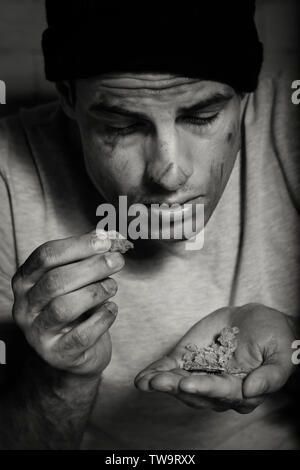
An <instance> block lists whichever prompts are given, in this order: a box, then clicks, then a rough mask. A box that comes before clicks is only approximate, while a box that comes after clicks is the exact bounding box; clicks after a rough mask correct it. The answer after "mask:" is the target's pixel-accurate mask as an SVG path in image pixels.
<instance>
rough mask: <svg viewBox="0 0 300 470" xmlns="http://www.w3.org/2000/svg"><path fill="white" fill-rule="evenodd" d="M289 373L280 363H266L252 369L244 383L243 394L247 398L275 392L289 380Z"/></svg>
mask: <svg viewBox="0 0 300 470" xmlns="http://www.w3.org/2000/svg"><path fill="white" fill-rule="evenodd" d="M288 376H289V374H287V373H286V370H285V369H284V368H283V367H282V366H280V365H278V364H264V365H262V366H261V367H258V368H257V369H255V370H254V371H252V372H251V373H250V374H249V375H248V376H247V377H246V379H245V381H244V383H243V394H244V396H245V397H247V398H251V397H256V396H258V395H264V394H268V393H273V392H276V391H277V390H279V389H280V388H281V387H282V386H283V385H284V384H285V382H286V381H287V379H288Z"/></svg>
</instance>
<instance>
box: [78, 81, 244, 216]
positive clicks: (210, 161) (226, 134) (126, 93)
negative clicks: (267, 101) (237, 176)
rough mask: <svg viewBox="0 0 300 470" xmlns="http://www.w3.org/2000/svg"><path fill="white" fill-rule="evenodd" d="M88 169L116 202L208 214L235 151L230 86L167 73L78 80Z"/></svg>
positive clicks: (236, 124) (237, 106)
mask: <svg viewBox="0 0 300 470" xmlns="http://www.w3.org/2000/svg"><path fill="white" fill-rule="evenodd" d="M75 113H76V120H77V123H78V125H79V129H80V134H81V141H82V146H83V152H84V157H85V162H86V167H87V171H88V173H89V176H90V178H91V180H92V181H93V183H94V185H95V186H96V188H97V189H98V191H99V192H100V193H101V195H102V196H103V197H104V198H105V199H106V200H107V201H110V202H113V203H117V201H118V196H120V195H126V196H127V197H128V204H133V203H143V204H150V203H163V202H165V203H168V204H173V203H180V204H183V203H186V202H189V201H193V203H202V204H204V205H205V206H204V207H205V209H204V213H205V221H207V220H208V219H209V217H210V216H211V214H212V212H213V210H214V208H215V207H216V204H217V203H218V201H219V199H220V197H221V195H222V192H223V190H224V187H225V185H226V183H227V181H228V178H229V176H230V173H231V170H232V167H233V165H234V162H235V158H236V155H237V152H238V150H239V147H240V115H241V99H240V96H239V95H237V94H236V93H235V91H234V90H233V89H232V88H231V87H230V86H228V85H224V84H221V83H218V82H212V81H203V80H199V79H187V78H182V77H174V76H167V75H157V74H155V75H148V74H147V75H145V74H144V75H141V74H136V75H134V74H122V75H121V74H120V75H115V76H102V77H100V78H99V77H97V78H92V79H82V80H78V81H77V83H76V107H75Z"/></svg>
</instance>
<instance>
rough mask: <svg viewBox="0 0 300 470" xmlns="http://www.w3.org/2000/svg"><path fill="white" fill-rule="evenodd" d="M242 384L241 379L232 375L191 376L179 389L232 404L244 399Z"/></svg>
mask: <svg viewBox="0 0 300 470" xmlns="http://www.w3.org/2000/svg"><path fill="white" fill-rule="evenodd" d="M241 384H242V382H241V379H240V378H238V377H234V376H232V375H222V376H221V375H212V374H204V375H190V376H189V377H186V378H184V379H182V380H181V382H180V385H179V389H180V390H181V391H183V392H187V393H192V394H197V395H202V396H205V397H207V398H212V399H222V400H226V401H229V402H231V401H239V400H242V399H243V395H242V386H241Z"/></svg>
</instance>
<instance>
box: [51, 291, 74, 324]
mask: <svg viewBox="0 0 300 470" xmlns="http://www.w3.org/2000/svg"><path fill="white" fill-rule="evenodd" d="M48 310H49V315H50V318H51V320H52V321H53V322H54V323H65V322H66V321H68V319H69V318H70V314H71V312H70V310H69V308H68V307H67V305H66V303H65V301H64V300H63V299H62V298H61V297H57V298H55V299H54V300H52V301H51V302H50V304H49V307H48Z"/></svg>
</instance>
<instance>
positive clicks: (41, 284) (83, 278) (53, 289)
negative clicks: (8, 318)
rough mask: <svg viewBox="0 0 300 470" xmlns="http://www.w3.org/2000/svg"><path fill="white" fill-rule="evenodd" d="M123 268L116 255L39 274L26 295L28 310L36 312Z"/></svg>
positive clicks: (99, 256) (120, 259) (88, 260)
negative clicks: (61, 296) (37, 279)
mask: <svg viewBox="0 0 300 470" xmlns="http://www.w3.org/2000/svg"><path fill="white" fill-rule="evenodd" d="M123 266H124V258H123V256H122V255H121V254H120V253H117V252H115V253H110V252H108V253H105V254H103V255H97V256H92V257H90V258H87V259H85V260H83V261H78V262H76V263H72V264H69V265H66V266H61V267H59V268H54V269H52V270H51V271H48V272H46V273H45V274H43V276H42V277H41V279H39V281H38V282H37V283H36V284H35V285H34V286H33V287H32V288H31V289H30V290H29V292H28V294H27V298H28V302H29V308H30V309H31V310H32V311H33V312H40V311H41V310H42V309H43V308H44V307H45V306H46V305H47V304H48V303H49V302H50V301H51V300H52V299H54V298H55V297H58V296H60V295H64V294H67V293H69V292H72V291H75V290H77V289H80V288H82V287H83V286H86V285H88V284H92V283H94V282H97V281H99V280H101V279H105V278H107V277H108V276H110V275H111V274H113V273H116V272H118V271H120V270H121V269H122V267H123Z"/></svg>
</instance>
